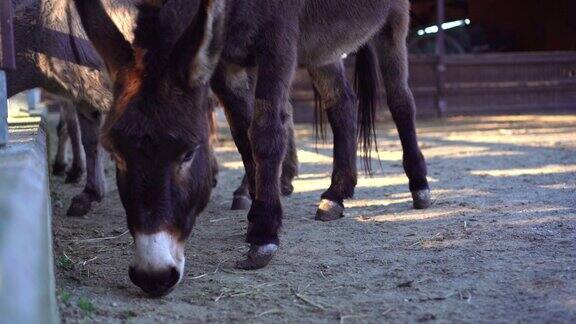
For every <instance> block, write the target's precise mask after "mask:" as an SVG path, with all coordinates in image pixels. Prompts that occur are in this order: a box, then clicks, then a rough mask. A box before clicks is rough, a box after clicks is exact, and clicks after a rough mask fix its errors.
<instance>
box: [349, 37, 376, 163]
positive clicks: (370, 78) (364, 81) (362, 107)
mask: <svg viewBox="0 0 576 324" xmlns="http://www.w3.org/2000/svg"><path fill="white" fill-rule="evenodd" d="M379 71H380V67H379V61H378V55H377V53H376V50H375V49H374V46H373V45H372V44H370V43H368V44H366V45H364V46H363V47H362V48H360V49H359V50H358V52H357V53H356V70H355V72H354V90H355V91H356V95H357V97H358V134H357V136H358V143H359V146H360V149H361V151H362V153H363V156H362V161H363V165H364V172H365V173H367V174H372V150H373V149H374V151H375V152H376V155H377V156H378V161H379V162H380V156H379V152H378V142H377V137H376V118H377V109H378V107H380V106H381V100H382V98H381V96H380V89H382V80H381V76H380V72H379Z"/></svg>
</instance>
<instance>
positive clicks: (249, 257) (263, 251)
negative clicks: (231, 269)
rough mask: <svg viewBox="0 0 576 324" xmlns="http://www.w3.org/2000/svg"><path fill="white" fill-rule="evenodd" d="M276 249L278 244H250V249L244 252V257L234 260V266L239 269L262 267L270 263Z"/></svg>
mask: <svg viewBox="0 0 576 324" xmlns="http://www.w3.org/2000/svg"><path fill="white" fill-rule="evenodd" d="M276 251H278V245H276V244H266V245H254V244H252V245H251V246H250V250H249V251H248V253H247V254H246V259H244V260H240V261H238V262H236V268H237V269H241V270H256V269H261V268H264V267H265V266H267V265H268V263H270V261H271V260H272V258H273V257H274V254H276Z"/></svg>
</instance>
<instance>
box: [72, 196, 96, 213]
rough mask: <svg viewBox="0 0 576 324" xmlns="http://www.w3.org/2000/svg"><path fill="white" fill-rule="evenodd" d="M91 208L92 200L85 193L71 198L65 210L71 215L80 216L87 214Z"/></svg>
mask: <svg viewBox="0 0 576 324" xmlns="http://www.w3.org/2000/svg"><path fill="white" fill-rule="evenodd" d="M90 209H92V201H91V200H90V198H88V197H87V196H86V195H83V194H80V195H78V196H76V197H74V198H72V203H71V204H70V207H69V208H68V211H67V212H66V215H68V216H71V217H82V216H85V215H87V214H88V213H89V212H90Z"/></svg>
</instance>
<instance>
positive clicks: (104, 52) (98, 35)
mask: <svg viewBox="0 0 576 324" xmlns="http://www.w3.org/2000/svg"><path fill="white" fill-rule="evenodd" d="M74 3H75V5H76V10H77V11H78V15H79V16H80V20H81V21H82V26H83V27H84V30H85V31H86V35H87V36H88V38H89V39H90V41H91V42H92V44H93V45H94V48H95V49H96V51H97V52H98V54H100V56H101V57H102V60H103V61H104V64H105V65H106V68H107V69H108V73H109V74H110V77H111V78H112V79H113V80H114V79H115V78H116V74H117V73H118V71H119V70H120V69H122V68H123V67H125V66H127V65H129V64H130V63H131V62H132V61H133V59H134V52H133V50H132V46H131V45H130V43H129V42H128V41H127V40H126V39H125V38H124V36H123V35H122V33H121V32H120V30H118V27H116V25H115V24H114V22H113V21H112V19H110V17H109V16H108V14H107V13H106V10H105V9H104V7H103V6H102V2H101V1H100V0H74Z"/></svg>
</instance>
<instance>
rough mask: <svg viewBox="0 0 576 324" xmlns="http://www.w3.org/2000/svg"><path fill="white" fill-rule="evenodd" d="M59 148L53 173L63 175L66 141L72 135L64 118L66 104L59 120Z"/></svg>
mask: <svg viewBox="0 0 576 324" xmlns="http://www.w3.org/2000/svg"><path fill="white" fill-rule="evenodd" d="M57 132H58V148H57V150H56V157H55V158H54V164H52V174H53V175H55V176H62V175H64V173H65V172H66V166H67V163H66V143H67V142H68V139H69V138H70V136H69V135H68V127H67V125H66V120H65V119H64V106H61V107H60V120H59V121H58V128H57Z"/></svg>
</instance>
